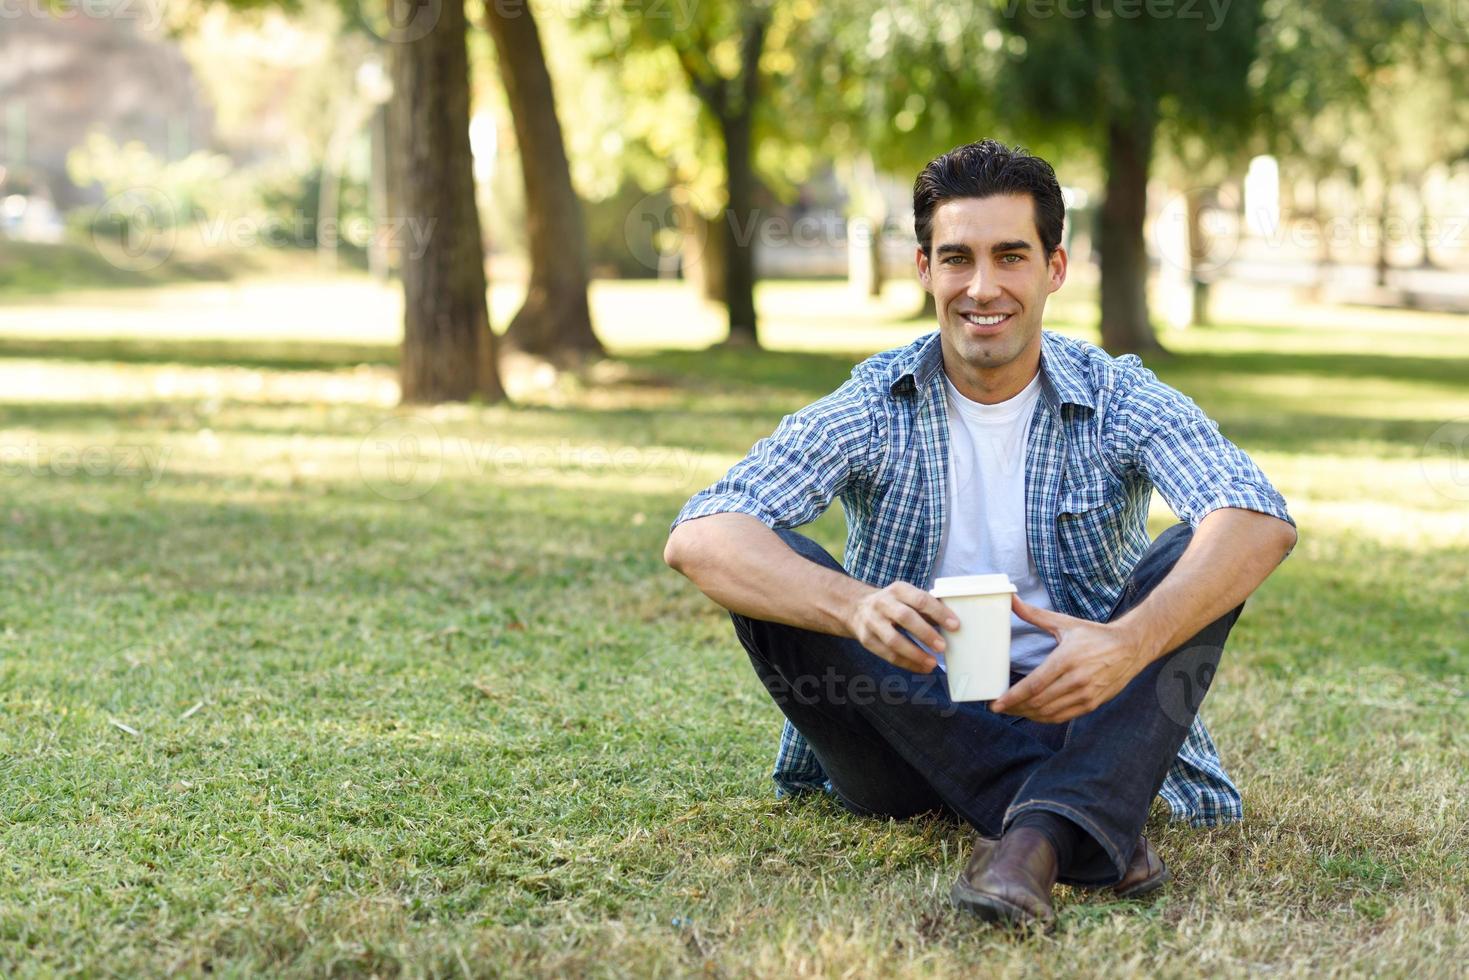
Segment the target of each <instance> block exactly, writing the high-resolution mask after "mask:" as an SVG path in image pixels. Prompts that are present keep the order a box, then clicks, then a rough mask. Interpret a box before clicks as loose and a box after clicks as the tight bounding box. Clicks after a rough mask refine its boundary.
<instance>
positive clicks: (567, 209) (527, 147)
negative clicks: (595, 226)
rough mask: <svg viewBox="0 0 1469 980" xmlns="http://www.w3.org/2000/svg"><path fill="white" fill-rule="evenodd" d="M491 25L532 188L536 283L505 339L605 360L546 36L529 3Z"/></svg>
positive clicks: (528, 198)
mask: <svg viewBox="0 0 1469 980" xmlns="http://www.w3.org/2000/svg"><path fill="white" fill-rule="evenodd" d="M485 25H486V27H487V28H488V30H489V34H490V36H491V37H492V38H493V39H494V42H495V51H496V54H497V60H498V62H499V66H500V78H501V80H502V81H503V83H504V86H505V94H506V98H507V100H508V101H509V104H510V115H511V118H512V120H513V122H514V125H515V137H516V143H517V144H518V148H519V152H520V167H521V174H522V176H523V179H524V185H525V223H526V233H527V237H528V239H529V241H528V245H529V252H530V284H529V287H528V291H527V293H526V298H525V303H524V304H523V305H522V306H521V308H520V311H519V312H518V313H516V314H515V317H514V319H512V320H511V321H510V327H509V329H508V330H507V331H506V335H505V339H506V340H507V341H508V342H509V343H511V344H513V345H514V346H516V347H518V348H520V349H521V350H525V351H529V352H531V353H533V354H537V355H540V356H543V357H547V358H551V359H553V360H559V361H568V362H574V361H576V360H578V359H579V358H580V357H581V356H584V355H601V354H602V353H603V349H602V344H601V342H600V341H598V340H597V337H596V335H595V334H594V333H593V332H592V319H591V311H590V310H589V309H588V307H587V285H588V265H587V243H586V232H585V222H584V221H583V219H582V207H581V201H580V200H579V199H578V198H577V195H576V190H575V188H574V187H573V186H572V182H571V167H570V165H569V164H568V162H567V157H566V147H565V144H564V143H563V141H562V134H561V121H560V119H559V118H558V116H557V114H556V100H555V95H554V92H553V89H552V85H551V75H550V73H549V72H548V71H547V69H546V61H545V56H544V54H543V50H542V47H541V36H540V32H539V30H538V29H537V27H536V21H535V17H534V16H533V15H532V13H531V9H530V4H529V3H528V2H526V0H492V2H490V3H487V4H486V5H485Z"/></svg>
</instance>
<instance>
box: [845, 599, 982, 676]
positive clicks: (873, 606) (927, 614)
mask: <svg viewBox="0 0 1469 980" xmlns="http://www.w3.org/2000/svg"><path fill="white" fill-rule="evenodd" d="M848 626H849V628H850V629H851V632H852V636H853V637H855V638H856V640H857V642H858V643H861V644H862V645H863V646H864V647H866V648H867V649H868V650H870V651H872V652H873V653H875V654H877V655H878V656H879V657H881V658H882V659H884V660H886V661H887V662H888V663H890V664H892V665H893V666H895V667H902V668H903V669H904V670H911V671H913V672H915V673H918V674H927V673H928V672H930V671H931V670H933V669H934V667H936V666H937V665H938V661H936V660H934V659H933V657H931V656H929V655H928V654H927V653H925V652H924V651H923V649H922V648H921V647H919V646H918V645H917V644H915V643H914V642H913V641H912V640H910V639H908V637H906V636H904V635H903V634H902V633H900V632H899V631H898V627H900V626H901V627H902V628H903V629H905V630H907V631H908V632H909V633H911V634H912V635H913V637H914V638H916V639H917V640H919V641H920V642H922V643H924V644H926V645H927V646H928V647H929V649H932V650H937V651H938V652H940V653H943V652H944V638H943V637H942V636H940V635H939V631H938V627H939V626H943V628H945V629H957V628H958V626H959V617H957V616H955V615H954V612H953V610H951V609H950V608H949V607H948V606H946V605H944V604H943V603H942V602H940V601H939V600H937V599H935V598H934V597H933V596H931V595H929V594H928V593H927V592H925V591H923V590H922V589H920V588H919V587H918V586H916V585H912V584H910V583H908V582H894V583H893V584H892V585H889V586H888V587H887V588H884V589H878V590H876V591H875V592H870V593H868V594H867V595H865V596H863V597H862V598H861V599H859V600H858V601H857V603H856V605H854V606H853V607H852V612H851V615H850V616H849V618H848Z"/></svg>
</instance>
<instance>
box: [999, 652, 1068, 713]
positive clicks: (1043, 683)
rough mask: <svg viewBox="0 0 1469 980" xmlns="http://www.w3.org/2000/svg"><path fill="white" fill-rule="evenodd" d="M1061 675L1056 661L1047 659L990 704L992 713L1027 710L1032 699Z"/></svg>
mask: <svg viewBox="0 0 1469 980" xmlns="http://www.w3.org/2000/svg"><path fill="white" fill-rule="evenodd" d="M1059 673H1060V668H1059V667H1057V666H1056V661H1055V660H1053V659H1051V658H1047V659H1046V660H1045V662H1043V663H1042V664H1041V665H1040V666H1039V667H1037V668H1036V669H1035V670H1033V671H1031V672H1030V674H1029V675H1027V676H1026V678H1025V679H1024V680H1023V681H1021V682H1020V683H1019V684H1016V685H1015V686H1014V687H1012V688H1010V690H1008V691H1006V692H1005V693H1004V694H1002V695H1000V696H999V697H998V698H996V699H995V700H994V701H993V702H992V703H991V704H990V710H991V711H1010V710H1012V709H1014V708H1021V709H1023V708H1025V707H1026V706H1027V703H1028V702H1029V701H1030V699H1031V698H1033V697H1035V696H1036V695H1037V694H1039V693H1040V692H1041V691H1044V690H1045V689H1046V688H1047V687H1048V686H1050V684H1051V682H1052V681H1054V680H1055V679H1056V675H1057V674H1059Z"/></svg>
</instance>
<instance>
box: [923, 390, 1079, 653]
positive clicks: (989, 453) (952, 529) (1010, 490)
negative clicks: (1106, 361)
mask: <svg viewBox="0 0 1469 980" xmlns="http://www.w3.org/2000/svg"><path fill="white" fill-rule="evenodd" d="M1040 380H1041V376H1040V373H1039V372H1037V373H1036V376H1035V377H1034V378H1032V379H1031V380H1030V384H1028V385H1026V386H1025V388H1024V390H1022V391H1021V392H1020V393H1019V394H1017V395H1015V396H1014V397H1013V398H1010V399H1008V400H1007V401H1003V402H1000V403H998V404H996V405H982V404H980V403H979V402H976V401H970V400H969V399H968V398H965V397H964V396H963V395H962V394H960V393H959V389H957V388H955V387H954V383H953V382H952V381H950V380H949V377H948V375H947V374H945V375H944V388H945V390H946V391H947V393H948V399H947V401H948V407H949V494H948V500H947V502H946V503H947V506H948V510H947V512H946V515H945V516H946V520H945V521H944V534H943V538H942V539H941V540H940V542H939V559H938V571H937V572H935V573H934V574H935V577H938V578H942V577H944V576H949V575H983V574H987V573H993V572H1004V573H1005V574H1006V575H1009V576H1010V581H1011V582H1013V583H1014V584H1015V587H1016V588H1017V589H1018V590H1019V591H1020V598H1022V599H1024V600H1025V601H1026V602H1028V603H1030V604H1031V605H1033V606H1039V607H1041V608H1042V609H1050V608H1051V600H1050V597H1049V596H1048V595H1046V587H1045V584H1044V583H1043V582H1041V577H1040V573H1039V572H1037V571H1036V567H1035V562H1034V561H1032V560H1031V557H1030V547H1029V545H1028V544H1027V543H1026V536H1025V450H1026V442H1027V439H1028V436H1029V434H1030V420H1031V416H1032V415H1033V414H1034V413H1035V406H1036V402H1037V401H1039V399H1040V391H1041V388H1040ZM1055 647H1056V641H1055V639H1054V638H1053V637H1052V636H1051V634H1049V633H1047V632H1046V631H1045V630H1042V629H1041V628H1040V627H1038V626H1032V625H1031V624H1029V623H1027V622H1026V621H1025V620H1023V619H1021V618H1020V617H1019V616H1016V615H1015V614H1014V613H1013V612H1012V613H1011V614H1010V666H1011V669H1013V670H1017V671H1019V672H1020V673H1022V674H1028V673H1030V671H1032V670H1034V669H1035V668H1036V667H1037V666H1038V665H1039V664H1040V662H1041V661H1042V660H1044V659H1045V657H1046V654H1048V653H1050V652H1051V651H1052V650H1053V649H1055ZM935 658H936V659H937V660H938V661H939V663H940V665H942V664H943V655H942V654H935Z"/></svg>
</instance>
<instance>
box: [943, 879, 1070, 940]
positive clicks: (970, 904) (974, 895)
mask: <svg viewBox="0 0 1469 980" xmlns="http://www.w3.org/2000/svg"><path fill="white" fill-rule="evenodd" d="M949 901H951V902H953V903H954V906H955V907H956V908H959V909H962V910H964V911H966V912H972V913H974V914H975V915H977V916H979V917H980V918H981V919H983V920H984V921H986V922H997V923H1000V924H1001V925H1007V926H1014V927H1017V928H1027V927H1029V926H1033V925H1038V926H1041V927H1043V928H1044V929H1045V930H1046V931H1047V932H1050V931H1051V930H1052V929H1054V928H1055V927H1056V920H1055V919H1054V918H1052V919H1045V918H1042V917H1040V916H1038V915H1036V914H1034V913H1033V912H1031V911H1030V910H1029V909H1026V908H1022V907H1021V906H1019V905H1016V904H1015V903H1013V902H1007V901H1005V900H1004V899H1003V898H1000V897H998V896H995V895H987V894H985V893H984V892H978V891H975V890H974V889H972V888H970V887H968V886H967V885H965V884H964V882H963V881H962V880H961V881H956V882H954V885H953V887H951V888H950V889H949Z"/></svg>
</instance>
